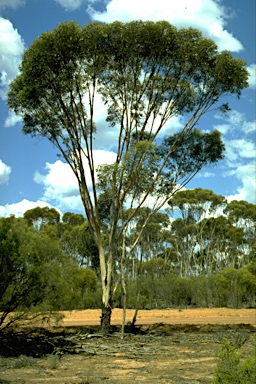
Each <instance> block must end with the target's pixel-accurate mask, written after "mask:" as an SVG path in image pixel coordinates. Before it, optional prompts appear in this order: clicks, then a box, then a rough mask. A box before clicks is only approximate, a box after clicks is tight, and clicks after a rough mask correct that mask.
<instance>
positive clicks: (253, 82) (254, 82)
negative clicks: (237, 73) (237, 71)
mask: <svg viewBox="0 0 256 384" xmlns="http://www.w3.org/2000/svg"><path fill="white" fill-rule="evenodd" d="M247 70H248V72H249V75H250V76H249V79H248V80H249V87H250V88H254V89H255V88H256V64H251V65H249V67H247Z"/></svg>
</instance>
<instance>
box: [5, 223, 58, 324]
mask: <svg viewBox="0 0 256 384" xmlns="http://www.w3.org/2000/svg"><path fill="white" fill-rule="evenodd" d="M59 258H61V250H60V248H59V245H58V243H57V242H53V241H52V240H51V239H50V238H47V237H46V236H41V235H40V234H39V233H38V232H37V231H35V230H34V228H31V227H29V226H28V225H27V223H26V221H25V220H24V219H15V217H13V216H12V217H9V218H6V219H4V218H2V219H0V312H1V318H0V326H1V325H2V324H3V323H4V321H5V320H6V318H7V315H8V314H10V313H11V312H13V311H16V310H19V311H23V310H28V309H31V308H33V307H34V306H36V305H38V304H40V303H42V302H43V300H44V299H45V297H46V296H47V294H48V292H49V291H50V290H51V288H52V287H51V282H52V280H51V277H50V276H51V274H52V273H53V271H54V272H55V270H56V266H57V265H56V264H58V262H57V260H59ZM8 321H10V322H11V321H12V317H9V319H8ZM7 325H8V322H7V323H6V322H5V324H4V326H7Z"/></svg>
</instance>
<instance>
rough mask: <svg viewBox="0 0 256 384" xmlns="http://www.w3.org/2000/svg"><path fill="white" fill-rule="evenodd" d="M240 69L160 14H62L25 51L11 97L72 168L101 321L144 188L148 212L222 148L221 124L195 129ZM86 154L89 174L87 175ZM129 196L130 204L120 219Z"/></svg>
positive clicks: (243, 83) (232, 89)
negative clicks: (97, 278) (120, 243)
mask: <svg viewBox="0 0 256 384" xmlns="http://www.w3.org/2000/svg"><path fill="white" fill-rule="evenodd" d="M247 77H248V73H247V71H246V68H245V62H244V61H243V60H241V59H239V58H234V57H232V55H231V54H230V53H229V52H227V51H223V52H219V51H218V48H217V46H216V44H215V43H214V42H213V41H212V40H210V39H206V38H204V37H203V35H202V33H201V32H200V31H198V30H196V29H193V28H189V29H177V28H175V27H174V26H172V25H170V24H169V23H168V22H165V21H162V22H156V23H154V22H150V21H148V22H143V21H133V22H130V23H121V22H114V23H111V24H102V23H99V22H93V23H89V24H87V25H85V26H84V27H79V26H78V24H77V23H76V22H67V23H62V24H60V25H59V26H58V27H57V28H55V29H54V30H52V31H50V32H46V33H43V34H42V35H41V36H40V37H39V38H38V39H36V40H35V41H34V43H33V44H32V45H31V46H30V47H29V48H28V49H27V50H26V51H25V53H24V55H23V59H22V63H21V66H20V75H18V76H17V77H16V79H14V80H13V82H12V83H11V84H10V91H9V94H8V105H9V107H10V108H11V109H12V110H14V111H15V112H16V113H18V114H19V115H21V116H22V119H23V132H24V133H25V134H31V135H32V136H37V135H40V136H44V137H46V138H48V139H49V140H50V141H51V142H52V143H53V144H54V145H55V146H56V147H57V148H58V151H59V152H60V154H61V155H62V156H63V158H64V159H65V161H66V162H67V163H68V164H69V165H70V167H71V169H72V170H73V172H74V174H75V176H76V178H77V181H78V185H79V189H80V194H81V199H82V202H83V205H84V208H85V212H86V216H87V219H88V222H89V227H90V230H91V232H92V233H93V236H94V238H95V241H96V243H97V245H98V249H99V258H100V268H101V278H102V288H103V296H102V297H103V299H102V300H103V309H104V311H105V312H104V313H105V314H103V316H102V323H104V322H105V319H106V325H107V323H108V322H109V319H110V314H111V300H112V293H111V292H112V277H113V262H114V253H115V252H117V248H116V243H117V239H118V237H119V236H122V234H124V232H125V231H126V230H127V225H128V224H129V221H130V220H131V219H132V218H133V215H134V214H136V209H140V207H141V206H142V205H143V203H144V202H145V201H146V199H147V198H148V197H150V196H151V197H152V196H153V197H154V198H155V197H157V198H159V197H161V201H160V203H159V204H156V205H155V209H154V210H153V211H152V214H154V213H155V212H157V210H159V209H160V208H161V206H163V204H164V203H165V201H167V200H168V199H169V198H170V197H171V196H172V194H173V193H174V192H175V191H176V190H177V185H176V184H177V180H178V178H180V179H181V182H182V183H183V184H184V183H186V182H188V181H189V180H190V179H191V178H192V177H193V176H194V175H195V173H196V172H198V171H199V170H200V169H201V168H202V167H203V166H205V165H207V164H214V163H215V162H216V161H218V160H219V159H221V158H222V155H223V154H222V153H223V149H224V146H223V143H222V142H221V138H220V135H219V133H218V132H212V133H211V134H202V133H200V132H199V131H198V130H197V124H198V122H199V120H200V118H201V117H202V116H203V115H204V114H205V113H206V112H208V111H210V110H211V109H212V108H213V106H214V108H217V109H218V108H219V109H220V110H222V111H227V110H228V105H227V104H226V103H224V104H223V103H221V98H222V97H223V96H225V97H226V96H229V95H232V94H234V95H236V96H237V97H239V96H240V95H241V91H242V89H243V88H245V87H247V85H248V83H247ZM98 98H100V99H101V100H102V101H103V102H104V103H105V105H106V107H107V112H106V116H105V120H106V122H107V123H108V125H109V129H111V128H112V127H118V132H117V135H116V138H115V139H116V141H115V143H113V146H114V147H115V148H116V159H115V162H114V164H113V166H110V167H109V168H108V169H107V171H108V172H107V182H106V183H105V185H102V190H99V188H98V186H97V179H96V173H97V172H96V169H95V161H94V153H93V150H94V149H95V148H94V138H95V136H96V135H97V126H96V124H95V113H96V107H95V105H96V101H97V99H98ZM225 100H226V98H225ZM174 116H183V118H184V126H183V128H182V129H181V130H180V132H179V133H178V134H175V135H173V133H172V132H171V128H170V134H171V133H172V135H171V138H170V139H169V141H168V139H167V140H166V141H165V142H164V143H163V146H162V147H160V150H159V148H157V145H158V143H157V142H156V139H158V138H159V133H160V132H161V130H162V129H163V127H165V126H166V125H167V123H168V122H169V120H170V119H171V118H172V117H174ZM207 128H209V127H207ZM105 129H106V130H107V128H105ZM106 134H107V133H106ZM168 136H169V135H168ZM184 151H185V153H186V156H185V157H183V156H182V155H181V154H182V153H184ZM190 159H193V160H192V161H191V162H190ZM85 164H86V165H87V166H88V167H89V173H90V175H85ZM189 165H190V167H189ZM105 170H106V168H105ZM177 172H178V173H177ZM104 190H108V191H110V196H111V203H110V209H109V220H108V222H109V229H110V230H109V236H108V246H107V250H106V247H105V245H104V241H103V237H102V222H101V217H100V216H101V215H100V210H99V203H98V195H99V193H102V192H104ZM128 199H130V201H131V202H132V203H133V207H135V210H133V211H131V212H132V213H131V216H130V217H128V218H126V221H124V222H123V224H122V225H120V223H121V222H122V215H123V213H122V212H123V206H124V204H125V203H126V202H127V200H128ZM146 220H147V219H146ZM145 225H146V223H145ZM137 241H138V240H137Z"/></svg>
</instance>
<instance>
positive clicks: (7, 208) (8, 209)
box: [0, 199, 52, 217]
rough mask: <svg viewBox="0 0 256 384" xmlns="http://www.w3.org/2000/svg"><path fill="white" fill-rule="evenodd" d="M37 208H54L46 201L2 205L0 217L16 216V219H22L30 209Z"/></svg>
mask: <svg viewBox="0 0 256 384" xmlns="http://www.w3.org/2000/svg"><path fill="white" fill-rule="evenodd" d="M36 207H40V208H43V207H50V208H52V206H51V205H50V204H48V203H46V202H45V201H41V200H38V201H29V200H26V199H24V200H22V201H20V202H18V203H13V204H6V205H0V217H8V216H10V215H15V216H16V217H22V216H23V215H24V213H25V212H26V211H27V210H28V209H34V208H36Z"/></svg>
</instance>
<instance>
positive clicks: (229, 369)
mask: <svg viewBox="0 0 256 384" xmlns="http://www.w3.org/2000/svg"><path fill="white" fill-rule="evenodd" d="M218 358H219V361H218V364H217V367H216V370H215V378H214V380H213V384H255V379H256V343H255V353H254V356H250V357H247V358H246V359H245V360H244V361H243V362H242V361H241V357H240V355H239V354H238V353H237V352H236V349H235V347H232V346H231V345H230V344H229V342H228V341H225V342H224V343H223V345H222V346H221V348H220V352H219V354H218Z"/></svg>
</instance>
